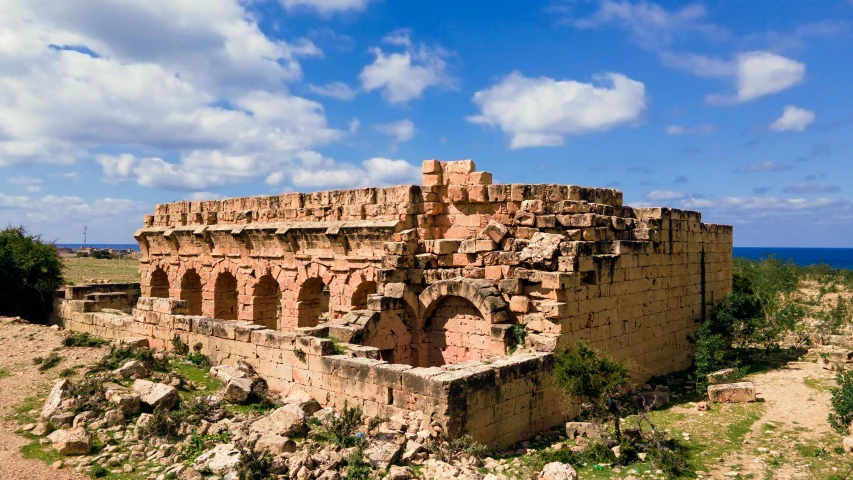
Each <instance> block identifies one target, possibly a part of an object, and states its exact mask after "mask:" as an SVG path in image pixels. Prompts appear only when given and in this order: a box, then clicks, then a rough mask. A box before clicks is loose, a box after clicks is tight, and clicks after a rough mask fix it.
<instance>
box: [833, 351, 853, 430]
mask: <svg viewBox="0 0 853 480" xmlns="http://www.w3.org/2000/svg"><path fill="white" fill-rule="evenodd" d="M835 380H836V382H838V387H835V388H832V389H831V390H830V391H831V392H832V399H831V400H830V401H829V402H830V405H831V406H832V411H831V412H830V413H829V419H828V420H829V424H830V425H831V426H832V428H834V429H835V431H837V432H838V433H841V434H846V433H847V429H848V427H849V426H850V425H851V423H853V370H848V369H845V368H844V367H840V366H839V368H838V373H837V374H836V375H835Z"/></svg>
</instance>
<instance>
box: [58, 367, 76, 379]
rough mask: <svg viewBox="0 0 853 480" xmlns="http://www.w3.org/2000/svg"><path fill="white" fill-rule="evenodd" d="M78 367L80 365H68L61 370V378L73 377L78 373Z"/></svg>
mask: <svg viewBox="0 0 853 480" xmlns="http://www.w3.org/2000/svg"><path fill="white" fill-rule="evenodd" d="M78 368H79V367H78V366H77V365H75V366H73V367H68V368H66V369H63V370H62V371H61V372H59V378H71V377H73V376H74V375H77V369H78Z"/></svg>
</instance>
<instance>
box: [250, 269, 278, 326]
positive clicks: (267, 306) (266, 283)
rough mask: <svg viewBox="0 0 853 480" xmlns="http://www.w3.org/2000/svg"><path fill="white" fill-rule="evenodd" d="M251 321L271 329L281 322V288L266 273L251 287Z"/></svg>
mask: <svg viewBox="0 0 853 480" xmlns="http://www.w3.org/2000/svg"><path fill="white" fill-rule="evenodd" d="M252 321H253V322H255V323H256V324H258V325H263V326H265V327H267V328H269V329H272V330H278V329H279V324H280V323H281V288H280V287H279V285H278V282H277V281H276V280H275V278H273V276H272V275H270V274H266V275H264V276H263V277H261V278H260V279H259V280H258V283H256V284H255V287H254V288H253V289H252Z"/></svg>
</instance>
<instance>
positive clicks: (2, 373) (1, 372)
mask: <svg viewBox="0 0 853 480" xmlns="http://www.w3.org/2000/svg"><path fill="white" fill-rule="evenodd" d="M11 374H12V372H10V371H9V369H8V368H0V380H3V379H4V378H6V377H8V376H9V375H11Z"/></svg>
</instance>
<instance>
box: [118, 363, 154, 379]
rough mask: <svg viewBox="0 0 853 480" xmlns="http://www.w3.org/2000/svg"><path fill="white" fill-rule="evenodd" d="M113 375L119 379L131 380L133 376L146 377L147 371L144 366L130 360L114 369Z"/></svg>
mask: <svg viewBox="0 0 853 480" xmlns="http://www.w3.org/2000/svg"><path fill="white" fill-rule="evenodd" d="M113 373H115V374H116V375H118V376H119V377H121V378H131V377H133V376H134V375H135V376H136V377H147V376H148V369H147V368H145V365H143V364H141V363H140V362H138V361H136V360H130V361H129V362H127V363H125V364H124V365H122V366H121V367H119V368H117V369H115V370H114V371H113Z"/></svg>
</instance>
